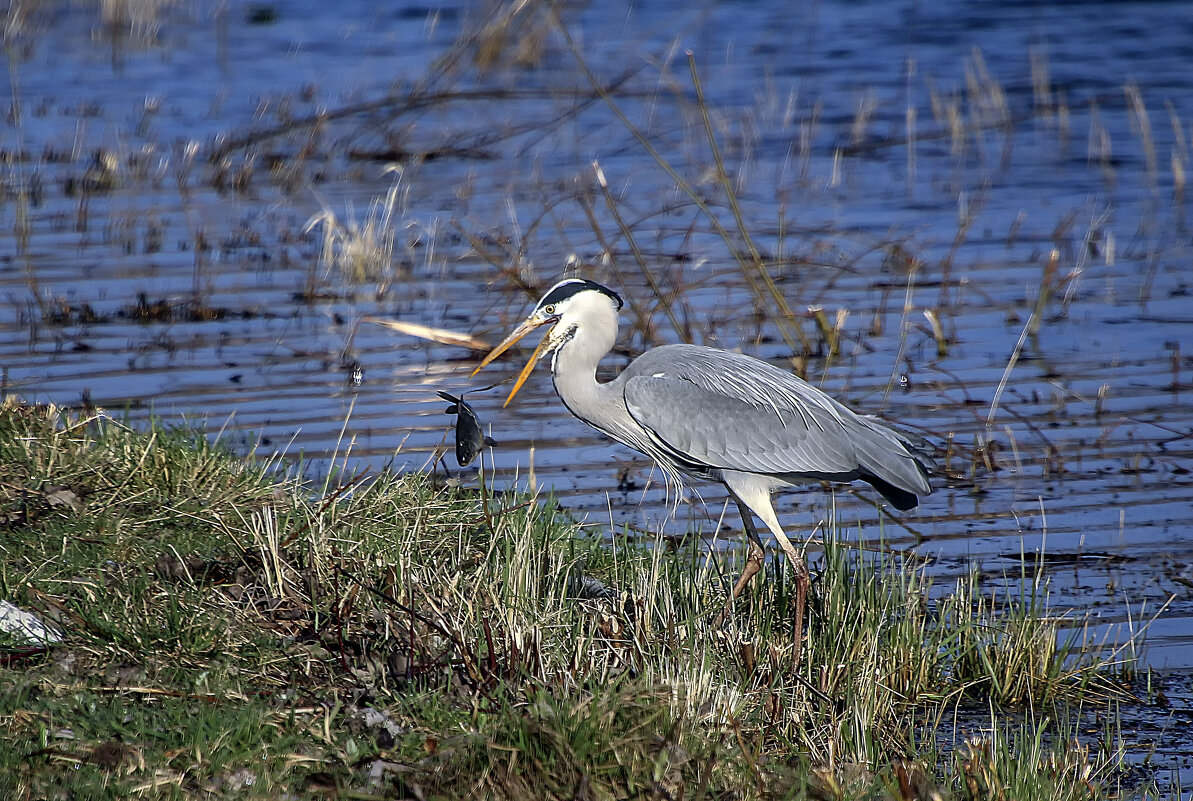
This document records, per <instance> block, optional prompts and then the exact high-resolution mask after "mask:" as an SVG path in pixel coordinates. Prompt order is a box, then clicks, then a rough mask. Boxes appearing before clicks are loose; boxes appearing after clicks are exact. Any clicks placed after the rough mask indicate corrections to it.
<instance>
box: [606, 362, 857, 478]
mask: <svg viewBox="0 0 1193 801" xmlns="http://www.w3.org/2000/svg"><path fill="white" fill-rule="evenodd" d="M625 399H626V407H627V408H628V409H629V411H630V414H631V415H632V416H633V417H634V419H635V420H637V421H638V423H640V424H641V425H642V426H643V427H644V428H646V429H647V430H648V431H649V432H650V433H651V435H652V436H653V437H654V438H655V439H656V440H657V441H658V443H659V444H661V445H663V446H665V447H666V448H667V450H669V451H670V452H672V453H674V454H675V455H677V456H679V457H681V459H682V460H683V461H686V462H690V463H692V464H695V465H698V466H702V467H713V468H724V469H728V470H741V471H745V472H751V473H779V474H782V473H799V474H804V475H812V476H824V477H825V478H828V477H832V476H842V477H846V476H852V474H854V473H856V471H857V467H858V463H857V458H856V456H855V454H854V452H853V448H852V447H851V446H850V444H849V442H848V441H847V440H846V439H844V438H843V437H841V436H839V435H837V434H835V433H833V432H830V431H826V430H824V429H822V428H820V427H818V426H815V425H814V423H813V421H811V420H809V419H805V418H803V417H800V416H793V417H787V418H786V419H781V418H780V417H778V416H777V415H776V413H775V410H774V409H773V408H772V407H769V406H766V405H762V404H760V403H757V402H751V401H749V400H745V399H741V398H737V397H734V396H732V395H727V394H725V393H723V392H718V391H714V390H710V389H706V388H704V387H701V386H699V385H697V384H695V383H693V382H691V381H688V380H685V379H679V378H670V377H665V376H649V377H647V376H639V377H635V378H631V379H630V380H629V381H627V382H626V385H625Z"/></svg>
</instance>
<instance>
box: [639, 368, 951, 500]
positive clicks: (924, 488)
mask: <svg viewBox="0 0 1193 801" xmlns="http://www.w3.org/2000/svg"><path fill="white" fill-rule="evenodd" d="M622 377H623V380H624V381H625V384H624V392H625V399H626V406H627V408H628V409H629V412H630V414H631V415H632V416H633V417H634V418H635V419H636V420H637V421H638V422H639V423H640V424H641V425H643V426H644V427H646V428H647V429H648V430H649V431H651V432H652V435H653V436H654V437H656V438H657V439H658V440H659V441H660V442H662V443H663V444H665V445H667V446H668V447H670V448H671V449H673V450H674V451H677V452H679V453H681V454H683V455H685V456H686V457H687V458H689V459H691V460H693V461H698V462H700V463H701V464H704V465H707V466H710V467H722V468H727V469H732V470H744V471H750V472H764V473H780V474H782V473H794V474H800V475H806V476H812V477H818V478H833V479H840V480H847V479H852V478H858V477H861V478H865V479H866V480H867V481H870V482H871V483H875V482H874V481H873V480H872V479H875V478H876V479H878V481H879V483H881V484H889V485H892V486H893V487H895V488H896V489H901V490H903V491H905V492H907V493H912V494H913V495H925V494H928V493H929V492H931V489H930V487H929V485H928V481H927V468H928V467H929V466H930V460H928V459H927V458H926V457H923V456H921V455H920V454H918V453H916V449H915V448H914V446H913V445H912V443H911V442H910V441H909V440H908V439H907V437H905V436H904V435H902V434H900V433H898V432H896V431H894V430H893V429H891V428H889V427H888V426H886V425H885V424H883V423H882V422H880V421H878V420H875V419H873V418H868V417H862V416H860V415H858V414H856V413H854V412H853V411H851V410H850V409H848V408H847V407H845V406H843V405H841V404H840V403H838V402H837V401H835V400H834V399H833V398H831V397H829V396H828V395H826V394H825V393H824V392H821V391H820V390H819V389H817V388H815V387H813V386H812V385H811V384H808V383H807V382H806V381H803V380H802V379H800V378H798V377H797V376H795V375H792V374H791V373H788V372H786V371H784V370H780V369H779V368H777V367H775V366H774V365H771V364H767V363H766V362H763V361H759V360H758V359H754V358H752V357H749V356H744V355H742V354H738V353H731V352H728V351H722V350H717V349H714V348H704V347H699V346H692V345H671V346H665V347H661V348H655V349H654V350H652V351H648V352H647V353H645V354H643V355H642V356H641V357H640V358H639V359H637V360H635V361H634V363H633V364H631V365H630V366H629V367H628V368H627V369H626V371H625V372H624V373H623V374H622ZM875 486H879V484H875ZM884 494H885V491H884ZM903 500H906V499H903Z"/></svg>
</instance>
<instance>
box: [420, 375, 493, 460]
mask: <svg viewBox="0 0 1193 801" xmlns="http://www.w3.org/2000/svg"><path fill="white" fill-rule="evenodd" d="M435 394H437V395H438V396H439V397H441V398H443V399H444V400H445V401H447V402H448V403H450V404H451V406H448V407H447V408H446V409H444V410H443V411H444V413H445V414H454V415H455V416H456V463H457V464H459V465H460V467H467V466H468V465H470V464H472V460H473V459H475V458H476V455H477V454H478V453H480V452H481V448H483V447H485V446H486V445H488V446H489V447H493V446H494V445H496V444H497V443H496V442H494V441H493V439H492V438H491V437H486V436H485V434H484V432H483V431H481V424H480V420H478V419H476V412H474V411H473V410H472V407H471V406H469V405H468V404H467V403H465V402H464V398H463V396H460V397H459V398H457V397H456V396H455V395H449V394H448V393H446V392H437V393H435Z"/></svg>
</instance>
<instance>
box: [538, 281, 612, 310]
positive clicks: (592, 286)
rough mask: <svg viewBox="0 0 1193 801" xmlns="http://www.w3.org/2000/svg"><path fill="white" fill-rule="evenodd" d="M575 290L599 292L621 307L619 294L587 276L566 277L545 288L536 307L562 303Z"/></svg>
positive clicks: (575, 291) (573, 293) (574, 292)
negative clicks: (545, 292)
mask: <svg viewBox="0 0 1193 801" xmlns="http://www.w3.org/2000/svg"><path fill="white" fill-rule="evenodd" d="M577 292H600V293H601V294H602V295H604V296H605V297H607V298H609V300H611V301H613V305H614V306H616V307H617V309H618V310H619V311H620V310H621V307H622V302H621V296H620V295H618V294H617V293H616V292H614V291H613V290H612V289H609V287H607V286H602V285H601V284H598V283H597V282H596V281H589V280H588V279H587V278H568V279H566V280H563V281H560V282H559V283H558V284H556V285H555V286H553V287H551V288H550V289H548V290H547V294H545V295H543V297H542V299H541V300H539V302H538V305H537V306H536V307H535V308H536V309H541V308H542V307H543V306H548V305H550V304H552V303H562V302H563V301H565V300H567V299H568V298H570V297H571V296H572V295H575V294H576V293H577Z"/></svg>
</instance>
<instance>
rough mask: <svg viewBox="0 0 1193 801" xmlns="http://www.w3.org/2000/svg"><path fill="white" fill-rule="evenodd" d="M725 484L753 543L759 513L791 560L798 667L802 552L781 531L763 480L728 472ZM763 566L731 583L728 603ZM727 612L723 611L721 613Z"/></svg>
mask: <svg viewBox="0 0 1193 801" xmlns="http://www.w3.org/2000/svg"><path fill="white" fill-rule="evenodd" d="M726 478H727V479H728V480H727V481H726V486H728V487H729V489H730V491H731V492H732V493H733V496H734V500H736V501H737V508H738V509H739V510H740V511H741V517H742V522H743V523H744V524H745V529H746V535H747V536H748V537H749V538H750V541H751V542H752V543H756V544H757V545H758V546H759V547H762V540H761V538H760V537H759V536H758V531H757V530H756V529H755V528H754V520H753V518H752V517H751V513H753V514H756V515H758V517H759V518H760V519H761V520H762V522H763V523H766V527H767V528H768V529H770V531H771V533H772V534H774V535H775V540H777V541H778V543H779V547H780V548H782V549H783V553H785V554H786V555H787V559H788V561H790V562H791V567H792V572H793V573H794V577H795V620H794V624H793V629H794V630H793V632H792V636H793V637H794V639H795V657H794V661H793V664H792V667H798V666H799V663H800V657H801V655H802V654H803V642H804V612H805V610H806V608H807V605H808V591H809V590H810V589H811V586H812V580H811V577H810V576H809V575H808V565H807V564H806V563H805V562H804V557H803V554H801V553H800V552H799V551H798V550H797V549H796V547H795V546H794V545H792V544H791V540H790V539H788V538H787V534H786V533H785V532H784V531H783V527H782V526H780V525H779V516H778V515H776V514H775V507H774V506H773V505H772V504H771V500H770V489H769V488H768V487H766V486H765V485H762V484H757V483H751V482H749V481H741V480H734V478H733V477H730V476H727V477H726ZM761 567H762V565H761V564H759V565H758V566H757V567H755V568H754V570H753V571H752V572H751V573H750V575H749V576H748V577H747V576H746V574H745V573H744V572H743V573H742V578H740V579H738V585H739V587H734V595H733V598H731V599H730V601H729V603H730V604H732V603H733V601H734V600H736V598H737V595H738V594H739V593H740V592H741V589H744V588H745V585H746V584H747V583H748V582H749V579H750V578H753V575H754V573H757V572H758V570H759V569H760V568H761ZM749 568H750V565H749V563H747V564H746V569H747V570H749ZM725 614H726V612H724V611H723V612H722V613H721V616H722V617H724V615H725Z"/></svg>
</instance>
